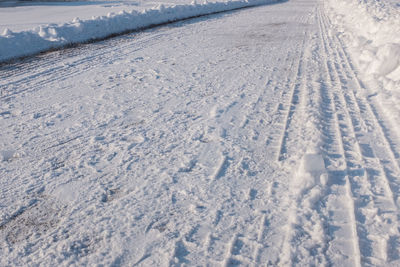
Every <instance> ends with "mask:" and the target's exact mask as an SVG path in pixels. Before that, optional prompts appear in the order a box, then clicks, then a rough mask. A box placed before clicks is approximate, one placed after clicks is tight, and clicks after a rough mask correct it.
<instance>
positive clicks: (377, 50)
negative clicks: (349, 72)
mask: <svg viewBox="0 0 400 267" xmlns="http://www.w3.org/2000/svg"><path fill="white" fill-rule="evenodd" d="M325 4H326V5H325V7H326V11H327V13H328V14H329V17H330V20H331V22H332V23H333V25H335V28H336V29H335V30H336V31H337V32H338V33H339V36H340V40H341V41H343V42H344V44H345V45H346V46H347V48H348V50H349V52H350V53H351V55H352V59H353V63H354V64H355V65H357V68H358V69H359V71H360V73H359V74H360V77H362V79H363V80H364V81H365V82H366V83H368V84H369V85H370V86H369V90H367V91H366V92H365V94H367V95H368V96H369V97H374V98H375V99H377V100H378V101H379V102H380V103H381V106H382V108H383V110H385V113H386V114H387V115H388V116H389V117H392V118H394V119H395V120H397V119H398V118H399V116H400V108H399V107H398V103H399V101H400V5H399V4H396V3H395V1H392V0H384V1H375V0H364V1H358V0H341V1H335V0H326V1H325ZM360 93H361V92H360ZM396 118H397V119H396Z"/></svg>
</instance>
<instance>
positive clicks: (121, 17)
mask: <svg viewBox="0 0 400 267" xmlns="http://www.w3.org/2000/svg"><path fill="white" fill-rule="evenodd" d="M274 1H275V0H232V1H227V2H204V3H202V4H197V3H196V2H193V3H191V4H182V5H173V6H164V5H163V4H160V5H157V6H155V7H153V8H151V9H145V10H143V11H137V10H130V11H125V10H122V11H119V12H118V13H117V14H115V13H112V12H111V13H108V14H107V15H105V16H99V17H92V18H91V19H85V20H83V19H79V18H78V17H76V18H74V19H73V20H72V21H71V22H67V23H64V24H50V25H42V26H38V27H36V28H35V29H33V30H24V31H19V32H13V31H12V30H10V29H9V28H4V29H3V30H2V32H0V62H1V61H4V60H8V59H11V58H16V57H21V56H25V55H31V54H35V53H38V52H42V51H46V50H49V49H52V48H58V47H62V46H66V45H68V44H73V43H79V42H86V41H90V40H94V39H100V38H104V37H107V36H110V35H112V34H118V33H122V32H126V31H128V30H136V29H140V28H145V27H148V26H151V25H157V24H162V23H166V22H171V21H176V20H181V19H186V18H190V17H195V16H200V15H206V14H212V13H217V12H221V11H228V10H233V9H238V8H243V7H251V6H256V5H261V4H266V3H271V2H274ZM12 13H15V12H12Z"/></svg>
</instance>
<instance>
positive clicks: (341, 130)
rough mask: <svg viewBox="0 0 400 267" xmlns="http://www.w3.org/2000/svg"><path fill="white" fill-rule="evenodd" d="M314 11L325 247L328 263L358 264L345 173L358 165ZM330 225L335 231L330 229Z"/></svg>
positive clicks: (324, 38) (326, 43) (353, 216)
mask: <svg viewBox="0 0 400 267" xmlns="http://www.w3.org/2000/svg"><path fill="white" fill-rule="evenodd" d="M317 14H318V24H319V28H320V31H319V32H320V40H321V47H322V50H323V51H322V53H323V54H322V58H323V63H322V64H323V66H322V67H323V69H324V76H325V77H321V78H322V80H321V102H320V103H321V107H320V110H321V112H322V117H321V119H322V120H323V121H322V122H321V124H322V136H323V138H322V142H323V145H322V147H323V155H324V158H325V165H326V167H327V170H328V175H329V177H328V184H327V186H328V187H327V188H326V194H325V197H324V202H325V203H324V204H323V205H324V206H325V207H326V208H325V214H326V215H325V216H326V217H327V219H328V220H327V225H326V228H327V231H328V233H329V237H328V238H329V240H327V247H326V251H327V255H328V260H329V261H330V262H331V263H333V262H341V263H342V264H346V265H347V264H349V265H353V266H361V260H360V238H359V233H358V232H357V226H356V223H357V221H356V214H355V212H356V211H355V204H354V198H353V195H352V191H351V189H350V188H349V186H350V182H349V176H352V175H354V174H355V173H354V170H356V171H357V169H354V168H357V167H358V168H359V164H358V162H357V160H355V159H354V158H352V155H351V151H353V150H354V145H353V144H352V143H351V142H349V141H346V139H344V137H345V136H348V134H349V133H348V131H347V129H348V128H349V126H348V123H349V122H348V119H347V117H346V116H345V114H343V111H342V110H340V108H339V106H338V105H340V104H341V102H340V101H339V99H338V98H337V93H335V92H337V90H340V89H338V86H339V85H340V84H337V80H335V77H333V76H332V74H331V70H332V66H331V65H330V64H331V62H330V57H329V55H330V51H329V50H328V46H329V41H328V40H327V36H326V28H324V25H323V23H322V18H321V10H320V9H318V12H317ZM332 89H333V91H334V92H333V93H332V92H331V90H332ZM343 209H344V211H343ZM333 229H336V231H335V232H333ZM338 252H339V254H338ZM340 255H341V256H340Z"/></svg>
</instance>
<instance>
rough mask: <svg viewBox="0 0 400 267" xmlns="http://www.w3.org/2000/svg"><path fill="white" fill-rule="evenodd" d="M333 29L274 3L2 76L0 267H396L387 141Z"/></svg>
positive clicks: (382, 118) (122, 39) (394, 159)
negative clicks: (100, 266) (98, 266)
mask: <svg viewBox="0 0 400 267" xmlns="http://www.w3.org/2000/svg"><path fill="white" fill-rule="evenodd" d="M392 6H394V5H392ZM193 7H194V6H190V8H193ZM188 8H189V7H188ZM161 10H163V9H157V10H154V11H150V13H149V14H153V13H151V12H155V13H154V14H162V12H164V11H161ZM160 12H161V13H160ZM331 15H332V13H331V10H328V9H327V8H326V6H325V5H324V2H322V1H319V0H292V1H287V2H278V3H276V4H271V5H262V6H257V7H254V8H246V9H241V10H236V11H230V12H225V13H219V14H214V15H209V16H205V17H200V18H196V19H190V20H187V21H180V22H176V23H172V24H168V25H164V26H162V27H156V28H152V29H147V30H146V31H143V32H138V33H135V34H129V35H123V36H119V37H117V38H113V39H109V40H107V41H102V42H96V43H92V44H85V45H81V46H79V47H76V48H70V49H65V50H59V51H55V52H49V53H46V54H42V55H38V56H36V57H32V58H27V59H24V60H20V61H15V62H12V63H9V64H3V65H1V66H0V75H1V78H0V101H1V105H0V129H1V131H0V196H1V198H0V266H36V265H40V266H97V265H105V266H235V265H236V266H237V265H240V266H352V267H353V266H356V267H360V266H400V257H399V255H400V210H399V206H400V139H399V130H398V128H396V127H397V124H396V123H393V120H392V119H393V118H391V117H390V116H388V114H389V113H388V110H387V107H386V106H382V103H381V102H379V101H376V97H377V96H376V95H375V94H372V95H371V94H370V93H369V92H371V91H375V92H377V94H378V95H379V94H380V93H381V92H384V91H385V90H387V89H385V87H384V84H383V83H381V82H379V80H378V79H376V81H377V82H376V83H372V82H371V81H367V82H366V80H365V76H364V74H362V73H361V72H359V71H360V70H359V68H358V67H357V66H356V64H354V63H353V62H354V61H355V60H357V59H356V58H355V54H353V52H351V51H350V52H349V51H348V46H347V45H346V44H347V43H346V41H343V40H344V38H343V34H339V35H338V31H337V30H335V28H334V25H335V27H337V25H338V24H334V25H333V24H332V22H333V20H332V19H331V18H332V17H331ZM121 16H122V17H123V16H125V15H121ZM127 16H128V17H130V16H131V15H127ZM149 16H150V17H152V16H153V15H149ZM111 17H112V16H111ZM122 17H121V18H122ZM105 20H106V19H105ZM71 27H72V26H71ZM349 29H350V28H349ZM349 32H350V31H349ZM378 76H379V75H378ZM370 80H371V79H370ZM366 92H367V93H366Z"/></svg>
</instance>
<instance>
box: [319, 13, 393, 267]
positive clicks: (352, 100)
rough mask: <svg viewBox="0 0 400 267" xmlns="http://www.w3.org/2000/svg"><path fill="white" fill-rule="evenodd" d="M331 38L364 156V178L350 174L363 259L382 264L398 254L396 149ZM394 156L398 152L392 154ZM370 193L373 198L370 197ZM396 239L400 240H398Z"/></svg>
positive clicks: (344, 100) (343, 96) (338, 75)
mask: <svg viewBox="0 0 400 267" xmlns="http://www.w3.org/2000/svg"><path fill="white" fill-rule="evenodd" d="M322 19H323V23H324V24H325V27H327V25H328V22H329V21H328V20H327V18H326V17H323V18H322ZM329 37H330V36H328V38H329ZM329 39H330V42H329V43H330V49H331V55H332V56H333V58H334V61H335V62H336V66H335V67H336V68H335V72H334V74H335V76H336V79H337V80H339V81H340V82H341V84H342V86H341V90H340V92H341V95H340V98H341V101H342V103H343V105H344V106H345V108H346V110H348V116H349V118H350V122H351V127H352V132H353V135H354V140H355V142H356V145H357V147H356V148H357V150H358V151H357V153H358V154H359V155H361V156H362V160H361V161H362V165H363V166H365V167H363V169H364V172H363V175H362V179H357V177H349V179H350V182H351V185H352V188H351V190H352V192H354V193H353V194H354V196H355V197H356V198H357V199H358V201H357V204H356V210H357V214H358V217H359V220H362V221H360V223H359V224H358V229H359V232H360V234H361V235H362V239H363V243H364V245H363V250H362V251H361V252H362V255H361V256H362V261H363V262H365V263H369V264H373V265H375V264H378V265H382V264H385V262H386V261H387V260H389V261H390V260H395V259H394V258H393V257H392V256H391V255H395V254H396V253H397V254H398V251H396V250H397V248H396V247H393V240H399V238H400V237H399V226H398V224H397V218H398V217H399V212H398V207H397V203H396V200H397V197H396V196H395V194H394V192H398V189H399V187H398V185H397V184H393V182H391V180H393V175H394V177H396V176H397V177H399V172H398V170H397V169H395V170H393V166H396V162H395V160H394V159H393V158H392V160H393V161H394V162H393V161H392V162H390V161H389V162H388V160H387V155H390V154H391V152H392V151H391V147H390V141H388V139H387V137H386V136H385V134H384V131H383V130H382V128H380V127H379V126H378V127H377V125H379V123H378V121H377V120H376V118H375V121H371V118H374V116H373V114H372V112H368V114H365V111H366V109H365V107H364V108H362V107H360V104H359V102H357V100H356V95H355V93H354V89H353V90H352V89H350V88H348V87H347V86H344V84H345V82H344V81H343V79H344V77H347V80H350V81H352V82H353V83H354V84H356V85H357V84H358V85H360V82H359V81H358V79H357V77H356V76H355V74H354V71H353V70H352V69H351V68H350V67H349V65H348V64H347V63H346V60H345V59H344V58H345V54H344V50H343V48H342V46H341V44H340V43H339V42H338V40H337V38H335V37H330V38H329ZM343 62H344V63H343ZM350 73H352V74H353V75H351V74H350ZM349 89H350V90H349ZM356 89H358V90H361V87H360V86H356ZM363 111H364V112H363ZM363 113H364V114H363ZM361 120H362V121H361ZM367 132H370V133H371V134H372V135H373V136H374V142H376V143H378V144H382V143H383V144H384V147H383V149H384V150H386V151H383V153H382V152H380V151H379V147H377V146H375V145H373V144H371V143H370V142H371V139H370V140H368V139H366V136H367ZM367 137H368V136H367ZM392 156H394V155H393V154H392ZM393 172H394V174H393ZM392 188H394V190H393V189H392ZM366 196H368V197H369V198H368V199H366ZM375 210H377V211H378V213H376V211H375ZM376 217H381V219H380V220H377V219H376ZM384 231H387V233H386V235H388V237H383V236H382V235H385V234H384ZM394 243H397V241H396V242H394ZM391 258H393V259H391Z"/></svg>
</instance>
